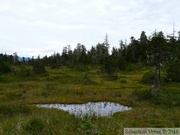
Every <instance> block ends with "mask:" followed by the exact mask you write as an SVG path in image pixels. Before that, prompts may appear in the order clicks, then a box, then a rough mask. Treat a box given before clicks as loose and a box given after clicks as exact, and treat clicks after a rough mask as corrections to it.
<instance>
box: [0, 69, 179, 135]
mask: <svg viewBox="0 0 180 135" xmlns="http://www.w3.org/2000/svg"><path fill="white" fill-rule="evenodd" d="M144 72H145V71H137V72H136V71H131V72H124V73H123V72H118V73H117V74H115V75H114V76H109V75H107V74H101V73H100V72H99V71H98V70H90V71H86V72H79V71H74V70H70V69H68V68H65V67H62V68H61V69H59V70H50V69H48V73H47V74H44V75H40V76H35V75H34V76H31V77H28V78H26V79H22V78H17V77H16V76H14V75H11V74H9V75H5V76H2V77H1V78H0V79H1V80H5V81H1V83H0V134H13V135H14V134H20V135H21V134H22V135H23V134H27V135H28V134H29V135H30V134H43V135H51V134H52V135H54V134H57V135H61V134H62V135H66V134H67V135H71V134H73V135H76V134H77V135H79V134H98V135H101V134H102V135H109V134H114V135H121V134H123V128H124V127H179V126H180V122H179V121H180V112H179V110H180V100H179V97H180V88H179V85H178V84H169V85H164V86H162V91H161V93H160V96H159V97H158V98H157V99H155V98H153V97H152V96H151V95H150V94H149V93H148V89H149V85H144V84H141V83H140V80H141V78H142V75H143V73H144ZM89 101H112V102H117V103H120V104H123V105H128V106H132V107H133V110H131V111H125V112H119V113H116V114H115V115H114V116H113V117H111V118H108V117H99V118H97V117H95V116H92V118H84V119H78V118H75V116H73V115H70V114H68V113H67V112H64V111H60V110H57V109H41V108H36V107H34V106H32V104H36V103H85V102H89ZM34 125H35V126H34Z"/></svg>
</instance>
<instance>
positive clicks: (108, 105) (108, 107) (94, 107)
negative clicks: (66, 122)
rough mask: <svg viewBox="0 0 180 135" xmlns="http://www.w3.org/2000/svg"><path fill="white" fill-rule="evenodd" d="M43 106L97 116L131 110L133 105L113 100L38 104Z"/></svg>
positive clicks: (79, 115) (77, 115) (76, 113)
mask: <svg viewBox="0 0 180 135" xmlns="http://www.w3.org/2000/svg"><path fill="white" fill-rule="evenodd" d="M36 106H37V107H41V108H57V109H60V110H64V111H67V112H69V113H70V114H74V115H75V116H76V117H82V116H84V115H86V114H88V115H92V114H95V115H96V116H112V115H113V114H114V113H116V112H121V111H127V110H131V109H132V108H131V107H127V106H123V105H120V104H118V103H113V102H88V103H86V104H37V105H36Z"/></svg>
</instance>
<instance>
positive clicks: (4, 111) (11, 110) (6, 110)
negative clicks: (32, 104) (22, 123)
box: [0, 105, 31, 117]
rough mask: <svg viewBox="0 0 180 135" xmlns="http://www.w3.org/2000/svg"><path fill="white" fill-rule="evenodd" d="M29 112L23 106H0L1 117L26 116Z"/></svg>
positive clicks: (28, 109)
mask: <svg viewBox="0 0 180 135" xmlns="http://www.w3.org/2000/svg"><path fill="white" fill-rule="evenodd" d="M30 112H31V110H30V108H29V107H27V106H25V105H2V106H0V115H1V116H8V117H9V116H14V115H17V114H28V113H30Z"/></svg>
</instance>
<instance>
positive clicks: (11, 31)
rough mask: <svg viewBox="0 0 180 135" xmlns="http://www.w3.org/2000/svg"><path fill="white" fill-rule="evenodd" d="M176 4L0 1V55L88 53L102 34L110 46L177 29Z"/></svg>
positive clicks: (164, 0) (158, 0)
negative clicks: (64, 50) (79, 47)
mask: <svg viewBox="0 0 180 135" xmlns="http://www.w3.org/2000/svg"><path fill="white" fill-rule="evenodd" d="M179 5H180V0H0V53H7V54H13V53H14V52H17V53H18V55H19V56H29V57H31V56H35V57H36V56H38V55H40V56H41V57H43V56H44V55H51V54H53V53H54V52H59V53H61V52H62V48H63V46H66V45H71V48H72V49H74V47H76V45H77V43H81V44H84V45H85V46H86V48H87V49H88V50H89V49H90V48H91V46H92V45H93V46H95V45H96V44H97V43H98V42H100V43H102V42H103V41H104V38H105V34H106V33H107V34H108V36H109V43H110V46H111V47H112V46H114V47H119V40H121V39H122V40H125V39H127V41H129V39H130V37H131V36H134V37H135V38H136V39H138V38H139V37H140V34H141V31H145V32H146V34H147V36H150V35H151V34H152V32H153V31H154V30H155V29H157V31H163V32H164V34H165V35H166V34H171V33H172V29H173V23H174V24H175V28H176V30H177V31H179V30H180V8H179Z"/></svg>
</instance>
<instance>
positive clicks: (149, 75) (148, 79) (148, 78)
mask: <svg viewBox="0 0 180 135" xmlns="http://www.w3.org/2000/svg"><path fill="white" fill-rule="evenodd" d="M154 77H155V75H154V73H153V72H152V71H149V72H146V73H144V75H143V76H142V80H141V82H142V83H144V84H153V83H154V79H155V78H154Z"/></svg>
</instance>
